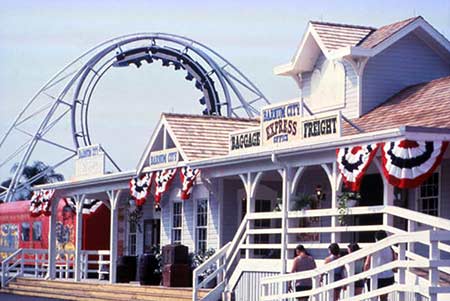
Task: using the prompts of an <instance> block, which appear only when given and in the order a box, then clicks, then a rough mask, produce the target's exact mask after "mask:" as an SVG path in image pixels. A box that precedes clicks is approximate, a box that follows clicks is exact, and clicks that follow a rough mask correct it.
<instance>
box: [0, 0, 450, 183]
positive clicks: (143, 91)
mask: <svg viewBox="0 0 450 301" xmlns="http://www.w3.org/2000/svg"><path fill="white" fill-rule="evenodd" d="M415 15H422V16H423V17H425V19H426V20H427V21H428V22H430V23H431V24H432V25H433V26H434V27H435V28H436V29H437V30H439V31H440V32H441V33H442V34H444V35H445V36H446V37H447V38H449V36H450V1H448V0H446V1H439V0H437V1H411V0H410V1H320V0H316V1H301V0H299V1H283V0H281V1H254V0H251V1H227V2H226V3H225V1H222V2H216V1H84V0H83V1H2V8H1V10H0V63H1V69H0V135H3V133H4V132H5V130H6V128H7V127H8V126H9V124H10V123H11V122H12V120H13V118H14V117H15V115H17V113H18V112H19V111H20V109H21V108H22V107H23V106H24V105H25V104H26V102H27V101H28V99H29V98H30V97H31V96H32V95H33V94H34V92H35V91H36V90H37V89H38V88H39V87H40V86H41V85H42V84H43V83H44V82H46V81H47V80H48V79H49V78H50V77H51V76H52V75H53V74H54V73H56V72H57V71H58V70H59V69H61V68H62V67H63V66H64V65H65V64H67V63H69V62H70V61H71V60H73V59H74V58H76V57H77V56H79V55H80V54H81V53H82V52H83V51H85V50H86V49H88V48H90V47H92V46H93V45H95V44H97V43H99V42H101V41H104V40H106V39H108V38H111V37H115V36H119V35H123V34H128V33H134V32H158V31H160V32H168V33H175V34H180V35H184V36H188V37H190V38H193V39H195V40H198V41H200V42H203V43H205V44H206V45H208V46H210V47H212V48H213V49H215V50H216V51H218V52H219V53H220V54H221V55H223V56H224V57H225V58H227V59H228V60H230V61H231V62H232V63H234V64H235V65H236V66H237V67H238V68H239V69H241V71H243V72H244V73H245V74H246V75H247V76H248V77H249V78H250V79H251V80H252V81H253V82H254V83H255V84H256V85H257V86H258V87H259V88H260V89H261V90H262V91H263V93H265V94H266V96H267V97H268V98H269V99H271V100H272V101H280V100H284V99H289V98H292V97H295V96H296V95H297V93H298V90H297V87H296V85H295V83H294V82H293V81H292V80H290V79H288V78H283V77H277V76H275V75H273V73H272V68H273V67H274V66H276V65H279V64H283V63H286V62H288V61H289V60H290V58H291V57H292V55H293V53H294V51H295V49H296V47H297V45H298V43H299V42H300V39H301V37H302V34H303V31H304V30H305V28H306V25H307V22H308V20H322V21H329V22H339V23H348V24H361V25H370V26H375V27H379V26H382V25H385V24H389V23H392V22H396V21H399V20H402V19H406V18H409V17H412V16H415ZM153 65H155V64H153ZM153 65H152V66H146V68H141V69H139V70H127V71H122V72H120V73H119V72H115V73H111V74H110V75H108V76H107V77H105V79H104V80H102V82H101V85H99V87H98V89H97V90H96V95H95V97H94V101H95V105H93V106H92V114H91V115H90V116H91V118H92V122H91V127H92V135H93V138H94V139H95V141H96V142H99V143H102V144H104V145H105V147H107V148H108V149H109V150H110V152H111V153H112V154H113V155H114V156H115V157H117V158H119V160H118V161H119V162H120V163H122V166H123V167H124V168H125V169H126V168H133V167H134V166H135V164H136V160H137V159H138V157H139V155H140V153H141V152H142V151H143V147H144V145H145V143H146V141H147V139H148V137H149V135H150V133H151V132H152V130H153V127H154V125H155V124H156V122H157V120H158V118H159V115H160V113H161V112H162V111H166V112H167V111H169V112H170V111H174V112H188V113H200V107H197V106H196V105H197V99H198V94H197V92H196V91H195V89H193V88H192V87H191V86H188V84H187V83H185V82H184V80H183V78H182V75H177V74H174V72H173V71H171V70H170V71H169V70H165V69H164V68H162V67H159V66H153ZM193 104H195V105H193ZM124 112H127V113H124ZM112 132H113V133H114V135H111V133H112ZM130 132H132V133H133V134H134V137H133V138H131V137H130V134H129V133H130ZM55 135H65V134H64V133H63V132H62V131H61V133H58V132H57V133H55ZM11 143H12V144H14V143H18V141H13V142H11ZM0 151H1V150H0ZM35 158H40V159H42V160H44V161H50V160H51V154H48V153H45V152H42V153H36V157H35ZM71 170H72V166H69V167H66V169H63V171H64V172H67V173H70V171H71ZM4 176H5V172H4V171H1V170H0V177H2V178H3V177H4Z"/></svg>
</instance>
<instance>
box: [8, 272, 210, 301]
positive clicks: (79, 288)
mask: <svg viewBox="0 0 450 301" xmlns="http://www.w3.org/2000/svg"><path fill="white" fill-rule="evenodd" d="M0 292H1V293H7V294H15V295H22V296H34V297H43V298H54V299H59V300H79V301H88V300H102V301H103V300H111V301H113V300H121V301H124V300H143V301H172V300H180V301H188V300H189V301H190V300H192V288H171V287H162V286H144V285H139V284H133V283H132V284H122V283H120V284H109V283H108V282H102V281H87V282H73V281H70V280H53V281H50V280H41V279H32V278H18V279H17V280H16V281H13V282H11V283H10V284H9V286H8V287H6V288H2V289H1V290H0ZM207 293H208V290H201V291H200V292H199V295H200V296H202V297H203V296H204V295H206V294H207Z"/></svg>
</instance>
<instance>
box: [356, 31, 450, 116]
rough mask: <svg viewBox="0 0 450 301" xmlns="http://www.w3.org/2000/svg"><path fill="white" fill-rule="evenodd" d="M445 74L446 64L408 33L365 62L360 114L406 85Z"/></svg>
mask: <svg viewBox="0 0 450 301" xmlns="http://www.w3.org/2000/svg"><path fill="white" fill-rule="evenodd" d="M449 74H450V65H449V63H447V62H445V61H444V60H442V59H441V57H439V56H438V54H437V53H436V52H434V51H433V50H432V49H431V48H430V47H428V46H427V45H426V44H425V43H424V42H423V41H422V40H420V39H419V38H418V37H417V36H416V35H415V34H414V33H410V34H409V35H407V36H405V37H404V38H402V39H401V40H399V41H398V42H397V43H395V44H393V45H392V46H391V47H389V48H387V49H386V50H384V51H383V52H381V53H380V54H378V55H377V56H375V57H373V58H371V59H369V61H368V62H367V65H366V67H365V69H364V74H363V86H362V95H363V98H362V113H363V114H364V113H367V112H368V111H370V110H371V109H373V108H375V107H376V106H378V105H379V104H381V103H383V102H384V101H385V100H386V99H388V98H389V97H390V96H392V95H394V94H395V93H397V92H399V91H400V90H402V89H403V88H405V87H407V86H410V85H414V84H418V83H422V82H427V81H430V80H433V79H436V78H440V77H444V76H447V75H449Z"/></svg>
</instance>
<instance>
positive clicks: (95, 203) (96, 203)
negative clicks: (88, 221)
mask: <svg viewBox="0 0 450 301" xmlns="http://www.w3.org/2000/svg"><path fill="white" fill-rule="evenodd" d="M65 201H66V204H67V205H69V206H70V208H72V210H73V211H75V212H76V205H75V200H74V199H72V198H66V200H65ZM101 205H102V201H100V200H96V199H85V200H84V201H83V206H82V207H81V213H82V214H91V213H94V212H95V211H97V209H98V208H99V207H100V206H101Z"/></svg>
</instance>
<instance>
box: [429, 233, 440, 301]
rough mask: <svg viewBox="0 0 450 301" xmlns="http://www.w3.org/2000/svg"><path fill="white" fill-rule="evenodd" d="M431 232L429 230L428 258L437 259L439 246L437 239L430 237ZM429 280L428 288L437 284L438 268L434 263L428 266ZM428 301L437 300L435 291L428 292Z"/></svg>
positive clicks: (438, 257)
mask: <svg viewBox="0 0 450 301" xmlns="http://www.w3.org/2000/svg"><path fill="white" fill-rule="evenodd" d="M432 236H433V232H430V239H431V241H430V260H433V261H435V260H439V259H440V254H439V248H438V243H439V241H438V240H433V238H432ZM429 282H430V288H431V287H437V286H438V284H439V270H438V268H437V266H436V265H435V264H433V266H432V267H430V274H429ZM430 301H437V294H436V292H433V293H431V292H430Z"/></svg>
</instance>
